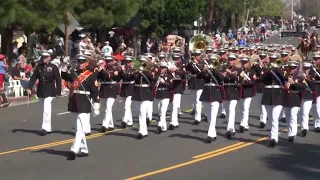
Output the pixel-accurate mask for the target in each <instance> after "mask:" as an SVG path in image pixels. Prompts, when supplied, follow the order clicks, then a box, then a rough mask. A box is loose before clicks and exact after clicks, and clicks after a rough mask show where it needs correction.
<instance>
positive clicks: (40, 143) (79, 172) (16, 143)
mask: <svg viewBox="0 0 320 180" xmlns="http://www.w3.org/2000/svg"><path fill="white" fill-rule="evenodd" d="M268 41H269V42H272V43H288V44H291V43H295V42H296V41H297V40H296V39H295V38H282V39H281V40H279V39H278V38H277V37H272V38H269V39H268ZM66 103H67V99H66V98H61V99H56V100H54V101H53V108H52V121H53V133H52V134H50V135H48V136H45V137H39V136H38V134H39V132H40V131H39V130H40V128H41V115H40V107H39V103H31V104H29V105H27V104H25V105H17V106H13V107H10V108H5V109H0V115H1V117H0V142H1V146H0V174H1V179H3V180H16V179H24V180H37V179H46V180H56V179H61V180H63V179H77V180H82V179H83V180H87V179H108V180H123V179H132V180H133V179H145V180H165V179H168V180H169V179H170V180H171V179H172V180H176V179H181V180H194V179H199V180H212V179H237V180H248V179H263V180H264V179H266V180H267V179H268V180H269V179H282V180H287V179H288V180H293V179H299V180H300V179H308V180H309V179H310V180H312V179H319V175H320V163H319V157H320V146H319V134H316V133H314V132H312V131H310V132H309V133H308V136H307V137H305V138H302V137H297V138H296V141H295V142H294V143H289V142H287V135H286V132H285V131H284V130H285V128H286V126H285V124H280V126H281V128H280V130H281V132H280V133H281V134H280V137H281V138H280V142H279V144H278V146H276V147H275V148H273V149H271V148H268V147H267V144H268V142H267V141H266V140H267V138H268V134H269V132H268V131H267V130H260V129H258V128H257V126H258V124H259V120H258V119H259V118H258V115H259V112H258V107H259V106H258V104H257V103H256V102H255V101H254V100H253V101H252V104H251V108H250V111H251V112H250V119H249V123H250V130H249V132H246V133H244V134H239V133H237V134H236V136H235V137H234V138H233V139H232V140H227V139H226V138H225V137H224V133H225V132H226V126H227V124H226V122H225V120H223V119H218V120H217V132H218V137H217V141H216V142H214V143H212V144H205V143H204V142H203V140H204V138H206V136H207V134H206V131H207V128H208V124H207V123H205V122H202V123H201V124H200V125H198V126H193V125H192V124H191V123H192V121H193V118H192V116H191V115H190V114H188V113H187V112H190V111H191V108H192V102H191V100H190V96H189V95H188V94H186V95H184V96H183V99H182V109H184V110H185V111H187V112H186V113H185V114H184V115H183V117H182V118H181V119H180V120H179V121H180V127H179V128H178V129H176V130H174V131H169V130H168V131H167V132H165V133H162V134H160V135H159V134H156V128H157V125H156V122H154V123H153V124H152V125H151V127H149V136H148V137H147V138H145V139H143V140H137V139H136V134H137V132H136V131H137V127H136V126H135V127H133V128H129V129H125V130H123V129H116V130H115V131H113V132H107V133H106V134H101V133H99V132H98V131H99V129H100V126H101V122H102V118H103V116H99V117H96V118H92V119H91V124H92V133H93V134H92V135H90V136H89V137H88V146H89V152H90V156H89V157H86V158H77V159H76V160H75V161H66V155H67V152H68V151H69V149H70V146H71V143H72V142H73V136H74V130H73V129H72V120H71V114H70V113H68V112H66V110H67V107H66ZM155 107H156V104H155V103H154V110H156V108H155ZM132 109H133V113H134V117H135V124H136V125H137V116H138V115H137V110H136V106H135V104H133V105H132ZM169 109H170V108H169ZM237 109H238V108H237ZM155 112H156V111H155ZM113 115H114V119H115V120H117V121H116V125H120V123H121V121H120V120H121V117H122V115H123V105H122V103H121V102H119V100H117V101H116V103H115V105H114V108H113ZM236 117H237V119H236V121H237V125H236V127H238V126H239V125H238V122H239V120H240V119H239V117H240V111H239V110H237V115H236ZM310 127H311V129H313V126H312V122H310Z"/></svg>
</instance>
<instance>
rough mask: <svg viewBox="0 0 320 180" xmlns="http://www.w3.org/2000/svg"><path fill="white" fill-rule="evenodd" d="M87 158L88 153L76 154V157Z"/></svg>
mask: <svg viewBox="0 0 320 180" xmlns="http://www.w3.org/2000/svg"><path fill="white" fill-rule="evenodd" d="M88 156H89V153H84V152H81V153H79V154H77V157H88Z"/></svg>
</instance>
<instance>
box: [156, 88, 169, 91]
mask: <svg viewBox="0 0 320 180" xmlns="http://www.w3.org/2000/svg"><path fill="white" fill-rule="evenodd" d="M157 90H158V91H165V90H169V88H158V89H157Z"/></svg>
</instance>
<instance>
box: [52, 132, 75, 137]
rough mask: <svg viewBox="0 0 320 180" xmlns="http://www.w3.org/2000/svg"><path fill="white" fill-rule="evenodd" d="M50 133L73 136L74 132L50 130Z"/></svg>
mask: <svg viewBox="0 0 320 180" xmlns="http://www.w3.org/2000/svg"><path fill="white" fill-rule="evenodd" d="M52 134H63V135H70V136H74V135H75V132H72V131H52Z"/></svg>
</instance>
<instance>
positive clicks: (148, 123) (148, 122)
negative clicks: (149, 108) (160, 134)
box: [147, 118, 151, 126]
mask: <svg viewBox="0 0 320 180" xmlns="http://www.w3.org/2000/svg"><path fill="white" fill-rule="evenodd" d="M150 122H151V120H150V119H149V118H147V126H149V125H150Z"/></svg>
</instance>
